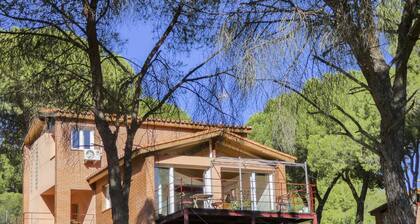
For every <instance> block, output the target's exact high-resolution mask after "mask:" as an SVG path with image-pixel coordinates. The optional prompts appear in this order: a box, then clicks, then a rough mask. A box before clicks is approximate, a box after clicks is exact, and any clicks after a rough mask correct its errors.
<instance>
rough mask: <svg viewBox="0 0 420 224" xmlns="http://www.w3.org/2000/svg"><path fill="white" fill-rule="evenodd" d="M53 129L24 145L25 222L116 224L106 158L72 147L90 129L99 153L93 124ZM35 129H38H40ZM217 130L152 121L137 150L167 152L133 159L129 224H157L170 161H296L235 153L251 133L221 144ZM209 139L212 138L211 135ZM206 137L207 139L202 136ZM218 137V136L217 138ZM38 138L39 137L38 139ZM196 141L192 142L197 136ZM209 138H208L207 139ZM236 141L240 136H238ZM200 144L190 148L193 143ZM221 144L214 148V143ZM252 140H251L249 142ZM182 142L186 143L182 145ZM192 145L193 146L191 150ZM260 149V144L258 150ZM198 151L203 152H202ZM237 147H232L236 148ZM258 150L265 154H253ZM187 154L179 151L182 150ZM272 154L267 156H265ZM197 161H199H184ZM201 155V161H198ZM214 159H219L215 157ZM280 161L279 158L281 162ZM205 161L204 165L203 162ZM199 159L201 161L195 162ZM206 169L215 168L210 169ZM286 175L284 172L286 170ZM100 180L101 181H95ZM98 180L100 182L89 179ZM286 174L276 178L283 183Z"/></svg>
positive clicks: (69, 123) (67, 121)
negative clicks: (159, 186) (158, 170)
mask: <svg viewBox="0 0 420 224" xmlns="http://www.w3.org/2000/svg"><path fill="white" fill-rule="evenodd" d="M53 118H54V125H53V127H47V121H48V119H51V117H48V116H44V117H42V119H40V120H39V121H38V122H40V123H39V124H38V128H37V129H36V130H32V132H31V131H30V133H28V136H29V137H27V138H26V139H29V140H26V139H25V146H24V176H23V194H24V197H23V210H24V223H28V224H35V223H47V224H48V223H60V224H61V223H71V220H77V222H74V223H101V224H107V223H112V217H111V209H104V207H105V206H104V202H105V195H104V187H105V186H106V185H107V183H108V179H107V175H106V156H105V155H104V154H103V155H102V157H101V160H100V161H97V162H92V161H86V160H85V159H84V152H83V151H82V150H74V149H72V148H71V139H70V135H71V134H70V133H71V130H72V128H74V127H76V126H77V127H84V128H89V129H92V130H95V131H94V133H95V134H94V139H95V145H97V146H95V147H96V148H100V143H101V140H100V137H99V134H98V132H97V131H96V129H95V126H94V123H93V120H91V119H84V120H83V119H81V120H77V121H76V120H75V119H74V118H72V117H66V116H62V117H60V116H54V117H53ZM34 129H35V128H34ZM215 129H218V127H214V126H211V125H202V124H193V123H175V122H172V121H171V122H166V123H165V122H163V121H159V122H157V123H153V122H150V123H149V124H147V125H146V126H142V128H141V129H140V130H139V131H138V133H137V135H136V138H135V139H136V140H135V145H142V146H143V145H146V146H147V145H148V146H154V145H156V147H152V148H150V149H151V150H155V149H156V150H157V149H159V147H161V148H162V147H166V148H164V149H163V148H162V150H161V151H156V152H151V153H146V154H144V155H143V154H139V155H138V156H136V157H135V158H134V159H133V161H132V162H133V176H132V183H131V190H130V197H129V211H130V213H129V217H130V221H129V223H135V224H140V223H154V220H155V218H156V217H155V212H156V210H155V209H156V208H155V206H156V202H155V193H156V189H155V173H154V172H155V167H156V165H157V164H158V163H159V164H160V165H162V166H166V165H165V164H167V163H169V161H170V162H173V163H176V164H178V165H179V166H182V167H184V168H185V167H188V166H189V164H190V165H191V167H194V166H195V167H201V166H203V163H206V161H210V160H209V148H211V150H210V151H211V152H210V155H211V154H212V153H214V154H218V155H220V156H235V157H237V156H242V157H243V158H247V157H249V158H265V159H270V158H271V156H272V155H277V156H286V157H285V158H286V159H288V160H290V161H292V160H293V157H287V156H288V155H286V154H285V155H279V154H278V153H277V154H276V152H274V151H273V152H272V151H270V150H269V149H265V148H264V147H263V146H259V145H257V146H258V147H259V148H258V147H257V146H255V144H256V143H252V142H246V144H248V145H244V146H243V147H244V149H246V150H242V149H232V148H229V147H227V145H226V142H227V141H231V142H232V144H231V145H232V146H235V147H236V145H238V144H239V145H241V144H245V143H243V142H241V141H243V140H241V141H239V140H238V139H236V138H240V139H242V138H243V136H246V134H247V133H248V131H249V130H248V129H245V128H242V129H241V128H238V129H234V130H233V132H235V133H237V134H238V135H237V137H234V138H232V139H230V140H222V141H220V140H217V139H220V136H221V133H222V132H217V131H216V132H215V131H211V130H215ZM206 130H207V131H209V132H208V134H206V133H207V131H206ZM203 132H204V133H205V135H203V136H204V137H201V135H197V134H196V133H203ZM119 133H120V134H119V137H118V140H117V142H118V148H119V150H120V153H121V152H122V149H123V145H124V139H125V130H124V128H121V129H120V132H119ZM214 133H216V134H217V136H216V134H214ZM34 136H35V137H34ZM191 136H192V137H191ZM205 136H207V137H205ZM235 136H236V135H235ZM193 140H194V141H195V142H194V145H192V144H190V143H191V142H192V141H193ZM215 140H217V141H219V142H218V143H214V142H213V141H215ZM246 141H249V140H246ZM181 143H182V144H181ZM188 144H190V145H188ZM253 144H254V145H253ZM197 147H199V148H198V149H197ZM230 147H231V146H230ZM253 147H255V148H258V150H260V151H255V153H254V152H253V151H252V150H253ZM180 148H181V149H182V150H183V151H182V150H181V151H177V150H179V149H180ZM264 150H266V151H264ZM183 156H192V157H191V158H196V159H191V160H190V159H188V158H189V157H186V158H187V159H183V158H184V157H183ZM194 156H195V157H194ZM213 156H214V155H213ZM279 158H280V157H278V158H276V159H279ZM200 159H201V160H202V161H204V162H197V161H200ZM194 160H195V161H194ZM206 166H209V165H208V164H207V165H206ZM213 170H215V171H214V172H220V168H214V169H213ZM280 170H282V169H280ZM95 175H96V176H95ZM92 176H93V178H94V180H92V179H89V178H92ZM280 176H283V175H280V173H278V174H277V175H276V178H280Z"/></svg>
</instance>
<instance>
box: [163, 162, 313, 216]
mask: <svg viewBox="0 0 420 224" xmlns="http://www.w3.org/2000/svg"><path fill="white" fill-rule="evenodd" d="M289 168H294V169H300V170H301V172H300V175H298V176H300V177H302V178H303V180H302V181H301V182H297V183H292V182H291V181H288V176H287V175H286V170H287V169H289ZM295 173H298V172H295ZM295 179H296V178H295ZM155 187H156V188H155V189H156V192H155V202H156V205H155V207H156V211H155V213H156V217H157V222H158V223H179V221H180V220H179V219H182V220H187V221H188V222H190V223H194V222H195V221H194V220H196V219H200V218H206V217H207V218H211V223H216V220H218V219H220V223H226V220H228V219H229V218H233V217H236V218H233V219H234V220H235V222H234V223H266V222H269V221H270V220H274V221H276V222H280V221H281V220H283V219H284V220H288V222H287V223H290V222H291V221H293V222H303V221H307V220H315V214H314V209H313V205H314V197H313V186H312V185H310V183H309V180H308V176H307V171H306V164H304V163H293V162H285V161H273V160H262V159H250V158H247V159H244V158H240V157H239V158H232V157H216V158H211V159H210V167H206V166H203V167H191V168H187V167H185V166H182V167H177V166H176V165H174V166H171V165H166V166H164V167H159V166H157V167H156V169H155ZM249 217H254V218H253V219H252V220H253V221H252V220H251V221H252V222H250V219H249ZM240 220H242V221H240ZM224 221H225V222H224ZM280 223H282V222H280Z"/></svg>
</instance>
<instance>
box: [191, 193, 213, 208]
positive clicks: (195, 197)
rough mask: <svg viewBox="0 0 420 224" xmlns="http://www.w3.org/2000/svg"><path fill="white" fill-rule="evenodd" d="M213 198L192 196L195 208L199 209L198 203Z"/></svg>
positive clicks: (198, 195) (210, 195) (206, 195)
mask: <svg viewBox="0 0 420 224" xmlns="http://www.w3.org/2000/svg"><path fill="white" fill-rule="evenodd" d="M212 197H213V195H212V194H194V195H193V196H191V198H192V199H193V203H194V208H198V205H197V201H207V200H209V199H211V198H212Z"/></svg>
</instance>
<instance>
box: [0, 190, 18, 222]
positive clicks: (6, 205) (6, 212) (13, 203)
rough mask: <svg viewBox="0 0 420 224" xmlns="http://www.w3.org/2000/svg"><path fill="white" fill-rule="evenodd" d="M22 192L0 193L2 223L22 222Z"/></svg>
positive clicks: (0, 218) (0, 217)
mask: <svg viewBox="0 0 420 224" xmlns="http://www.w3.org/2000/svg"><path fill="white" fill-rule="evenodd" d="M21 214H22V194H20V193H13V192H5V193H1V194H0V224H12V223H13V224H14V223H20V221H21V217H22V216H21Z"/></svg>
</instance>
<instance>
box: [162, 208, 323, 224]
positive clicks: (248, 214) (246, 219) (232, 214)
mask: <svg viewBox="0 0 420 224" xmlns="http://www.w3.org/2000/svg"><path fill="white" fill-rule="evenodd" d="M203 220H204V221H205V222H207V223H213V224H219V223H220V224H224V223H237V224H242V223H243V224H245V223H247V224H248V223H255V224H259V223H261V224H262V223H290V222H292V223H301V222H307V221H315V220H316V214H315V213H280V212H262V211H244V210H242V211H236V210H228V209H200V208H184V209H183V210H180V211H178V212H176V213H173V214H171V215H168V216H165V217H161V218H159V219H158V220H157V221H156V223H157V224H172V223H174V224H175V223H189V224H194V223H203Z"/></svg>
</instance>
